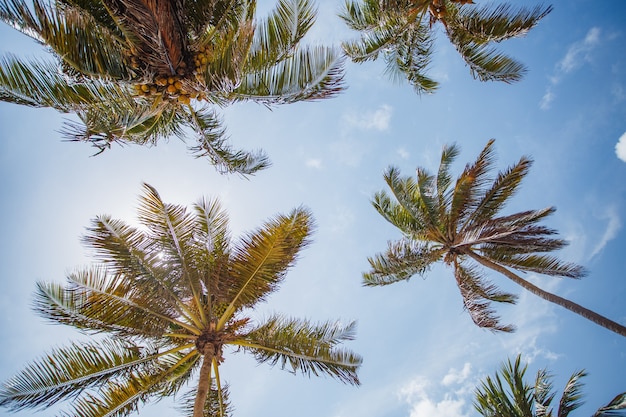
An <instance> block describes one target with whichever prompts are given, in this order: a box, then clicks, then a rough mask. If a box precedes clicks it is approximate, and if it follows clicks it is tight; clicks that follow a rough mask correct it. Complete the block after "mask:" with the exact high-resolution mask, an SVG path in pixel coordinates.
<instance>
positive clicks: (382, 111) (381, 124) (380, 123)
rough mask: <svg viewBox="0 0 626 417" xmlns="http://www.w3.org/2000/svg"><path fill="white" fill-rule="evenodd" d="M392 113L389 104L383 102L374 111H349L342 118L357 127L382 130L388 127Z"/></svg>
mask: <svg viewBox="0 0 626 417" xmlns="http://www.w3.org/2000/svg"><path fill="white" fill-rule="evenodd" d="M392 113H393V109H392V108H391V106H389V105H387V104H383V105H381V106H380V107H379V108H378V109H376V110H374V111H366V112H364V113H361V114H354V113H351V114H348V115H346V116H344V119H345V121H346V122H347V123H348V125H349V126H352V127H356V128H357V129H362V130H378V131H383V130H387V129H388V128H389V121H390V120H391V114H392Z"/></svg>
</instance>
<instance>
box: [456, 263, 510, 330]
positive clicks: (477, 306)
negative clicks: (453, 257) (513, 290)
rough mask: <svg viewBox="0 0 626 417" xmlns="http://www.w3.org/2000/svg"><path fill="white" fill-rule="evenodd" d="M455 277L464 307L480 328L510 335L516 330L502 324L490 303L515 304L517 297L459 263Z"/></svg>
mask: <svg viewBox="0 0 626 417" xmlns="http://www.w3.org/2000/svg"><path fill="white" fill-rule="evenodd" d="M454 276H455V278H456V282H457V286H458V287H459V290H460V291H461V297H462V298H463V305H464V306H465V309H466V310H467V312H468V313H469V314H470V317H471V318H472V321H473V322H474V323H475V324H476V325H477V326H478V327H482V328H485V329H489V330H492V331H500V332H508V333H510V332H513V331H514V330H515V327H514V326H512V325H501V324H500V318H499V317H498V316H496V315H495V314H494V310H493V309H492V308H491V307H490V302H491V301H495V302H499V303H510V304H515V302H516V298H517V297H516V296H514V295H513V294H508V293H504V292H501V291H499V290H498V288H497V287H496V286H495V285H493V284H491V283H488V282H486V281H485V280H484V279H483V278H482V277H481V275H480V274H479V273H478V271H476V270H475V269H473V268H467V267H465V266H463V265H462V264H460V263H458V262H455V264H454Z"/></svg>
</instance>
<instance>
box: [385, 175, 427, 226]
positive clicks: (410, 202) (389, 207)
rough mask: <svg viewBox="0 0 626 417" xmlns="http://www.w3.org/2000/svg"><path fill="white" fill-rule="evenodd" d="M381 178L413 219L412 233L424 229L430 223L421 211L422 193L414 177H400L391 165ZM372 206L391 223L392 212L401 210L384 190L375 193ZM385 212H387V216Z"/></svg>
mask: <svg viewBox="0 0 626 417" xmlns="http://www.w3.org/2000/svg"><path fill="white" fill-rule="evenodd" d="M383 178H384V180H385V182H386V183H387V185H388V186H389V188H390V189H391V192H392V194H393V196H394V197H395V199H396V200H397V202H398V203H399V204H400V206H401V207H402V209H404V210H405V211H406V212H407V214H408V215H410V216H411V217H412V218H413V219H414V220H413V224H414V226H415V227H416V228H415V229H413V230H412V234H415V235H416V234H418V233H419V232H422V231H426V229H428V228H429V226H430V225H429V224H428V218H427V216H426V215H425V214H424V212H423V211H422V210H423V204H422V201H421V199H422V195H421V193H420V190H419V187H418V184H417V182H416V181H415V179H413V178H412V177H401V176H400V170H399V169H398V168H396V167H393V166H392V167H389V168H387V170H386V171H385V172H384V173H383ZM374 207H375V208H376V209H377V210H379V213H380V214H381V215H383V217H385V218H386V219H387V221H389V222H390V223H392V224H394V221H393V219H394V216H393V214H394V213H401V212H402V209H400V207H398V206H397V205H396V204H395V203H394V202H392V201H391V199H389V197H387V194H386V193H385V192H380V193H378V194H376V195H375V197H374ZM386 214H389V217H387V215H386ZM405 218H408V216H405ZM403 223H405V222H403ZM402 230H403V231H404V229H402Z"/></svg>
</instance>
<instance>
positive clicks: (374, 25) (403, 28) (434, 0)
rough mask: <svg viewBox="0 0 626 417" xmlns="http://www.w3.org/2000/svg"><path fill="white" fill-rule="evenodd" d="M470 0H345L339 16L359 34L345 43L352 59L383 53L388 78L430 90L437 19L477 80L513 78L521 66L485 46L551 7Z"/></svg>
mask: <svg viewBox="0 0 626 417" xmlns="http://www.w3.org/2000/svg"><path fill="white" fill-rule="evenodd" d="M473 3H474V2H473V1H472V0H362V1H360V0H359V1H357V0H346V3H345V7H344V10H343V11H342V12H341V14H340V17H341V18H342V19H343V20H344V21H345V22H346V24H347V25H348V26H349V27H350V28H351V29H353V30H355V31H358V32H360V33H361V37H360V39H358V40H356V41H350V42H344V43H343V49H344V51H345V53H346V55H347V56H348V57H350V58H351V59H352V61H354V62H356V63H362V62H365V61H370V60H375V59H377V58H378V56H379V55H380V54H382V55H383V57H384V59H385V62H386V65H387V72H388V73H390V74H391V75H392V76H393V78H398V79H399V78H401V77H406V79H407V80H408V82H409V83H410V84H411V85H412V86H413V87H414V89H415V90H416V91H417V92H418V93H430V92H433V91H435V90H436V89H437V87H438V83H437V82H436V81H435V80H433V79H432V78H430V77H429V76H428V75H427V69H428V66H429V65H430V62H431V56H432V53H433V42H434V31H433V25H434V24H435V23H437V22H441V23H442V25H443V28H444V30H445V33H446V36H447V37H448V39H449V40H450V42H451V43H452V45H454V47H455V48H456V50H457V51H458V52H459V54H460V55H461V57H462V58H463V60H464V61H465V63H466V64H467V65H468V66H469V69H470V72H471V74H472V76H473V77H474V78H477V79H479V80H480V81H504V82H506V83H512V82H515V81H518V80H519V79H521V77H522V76H523V74H524V73H525V72H526V67H525V66H524V65H523V64H522V63H520V62H518V61H516V60H514V59H513V58H510V57H509V56H507V55H505V54H503V53H501V52H498V51H497V50H496V49H494V48H493V47H491V46H490V44H491V43H493V42H501V41H503V40H505V39H510V38H514V37H520V36H523V35H525V34H526V33H527V32H528V31H529V30H530V29H532V28H533V27H534V26H535V25H536V24H537V23H538V22H539V20H541V19H542V18H543V17H545V16H546V15H547V14H548V13H550V11H551V10H552V7H551V6H548V7H543V6H536V7H534V8H533V9H530V10H529V9H526V8H523V7H521V8H515V7H513V6H511V5H509V4H506V3H504V4H500V5H487V6H481V7H477V6H473V5H472V4H473Z"/></svg>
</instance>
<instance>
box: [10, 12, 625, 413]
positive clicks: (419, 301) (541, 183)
mask: <svg viewBox="0 0 626 417" xmlns="http://www.w3.org/2000/svg"><path fill="white" fill-rule="evenodd" d="M481 2H482V1H481ZM262 3H263V4H262V7H263V8H266V7H267V6H269V5H271V4H273V3H271V2H270V1H269V0H267V1H265V0H264V1H263V2H262ZM515 3H516V4H529V5H533V4H535V3H533V2H528V1H516V2H515ZM555 3H556V4H555V8H554V11H553V12H552V13H551V14H550V15H549V16H548V17H546V18H545V19H544V20H543V21H542V22H541V23H540V25H539V26H538V27H537V28H535V29H534V30H533V31H531V32H530V33H529V35H528V36H527V37H526V38H523V39H519V40H518V39H516V40H511V41H508V42H505V43H503V44H502V45H501V47H502V48H503V50H505V51H506V52H508V53H510V54H512V55H513V56H514V57H516V58H518V59H520V60H522V61H523V62H525V63H526V64H527V65H528V67H529V70H530V71H529V73H528V74H527V76H526V77H525V78H524V79H523V81H522V82H520V83H517V84H514V85H505V84H494V83H480V82H478V81H475V80H473V79H472V78H471V76H470V74H469V70H468V69H467V68H466V67H465V66H464V63H463V61H462V60H461V58H460V57H459V56H458V55H457V54H456V52H455V51H454V50H453V48H452V47H451V46H450V45H449V44H448V42H447V39H446V38H445V36H444V35H443V33H439V36H438V39H439V41H438V43H437V52H436V55H435V59H434V63H433V65H432V70H431V74H432V75H433V76H434V77H435V78H436V79H438V80H439V81H441V89H440V90H439V91H438V92H437V93H436V94H434V95H430V96H421V97H420V96H417V95H416V94H414V92H413V91H412V89H411V88H410V87H409V86H408V85H406V84H402V83H392V82H390V81H389V80H388V79H387V78H386V77H385V76H384V74H383V66H382V64H381V63H369V64H364V65H362V66H355V65H348V66H347V75H346V81H347V84H348V85H349V88H348V90H347V91H346V92H345V93H344V94H342V95H341V96H339V97H337V98H335V99H332V100H328V101H323V102H315V103H303V104H296V105H290V106H285V107H279V108H276V109H274V110H273V111H268V110H267V109H265V108H264V107H262V106H258V105H252V104H248V105H239V106H236V107H233V108H230V109H228V110H227V111H225V113H224V114H225V116H226V122H227V125H228V128H229V132H230V134H231V136H232V138H231V140H232V144H233V145H234V146H235V147H242V148H245V149H255V148H263V149H264V150H265V151H266V152H267V153H268V154H269V155H270V157H271V158H272V161H273V166H272V167H271V168H270V169H268V170H266V171H263V172H261V173H259V174H257V175H256V176H255V177H253V178H251V179H249V180H245V179H242V178H239V177H236V176H231V177H225V176H221V175H219V174H218V173H217V172H216V171H215V170H214V168H213V167H212V166H211V165H210V164H209V163H208V162H207V161H205V160H199V159H194V158H193V157H192V156H191V155H190V154H188V153H187V151H186V148H185V145H184V144H182V143H181V142H179V141H178V140H176V139H173V140H171V141H170V142H165V141H164V142H162V143H159V145H158V146H156V147H154V148H141V147H137V146H126V147H120V146H114V147H113V148H112V149H111V150H109V151H106V152H104V153H103V154H102V155H99V156H97V157H92V154H93V153H94V149H93V148H91V147H89V146H88V145H86V144H78V143H67V142H62V141H61V139H60V135H59V134H58V133H57V132H58V130H59V129H60V128H61V123H62V120H63V116H62V115H59V114H57V113H56V112H54V111H50V110H42V109H28V108H22V107H18V106H16V105H9V104H5V103H0V160H1V163H0V195H1V196H2V204H1V205H0V230H1V231H2V233H1V234H0V239H1V240H0V244H1V248H2V250H1V251H0V257H1V258H0V277H1V278H0V280H1V281H0V328H2V330H3V332H2V333H3V336H2V337H1V338H0V380H3V381H4V380H6V379H7V378H9V377H10V376H12V375H13V374H15V373H16V372H17V371H18V370H19V369H21V368H22V367H23V366H24V365H26V363H27V362H29V361H31V360H32V359H34V358H36V357H38V356H39V355H41V354H43V353H44V352H45V351H49V350H50V348H51V347H53V346H60V345H63V344H65V343H66V342H67V340H69V339H75V338H77V337H78V336H77V333H75V332H73V331H71V330H68V329H64V328H62V327H59V326H52V325H49V324H45V323H43V322H42V320H41V319H40V318H38V316H36V315H35V314H34V313H33V312H32V311H31V309H30V303H31V300H32V294H33V291H34V289H35V282H36V281H38V280H53V281H59V282H62V281H63V280H64V279H65V275H66V273H67V272H68V271H72V270H73V269H74V268H77V267H80V266H84V265H87V264H89V263H90V262H91V259H90V257H89V253H88V251H86V250H85V249H84V248H83V247H82V246H81V244H80V236H81V235H82V234H83V233H84V230H85V227H86V226H88V225H89V221H90V219H91V218H93V217H94V216H96V215H98V214H111V215H112V216H114V217H117V218H121V219H124V220H126V221H128V222H135V219H136V214H135V209H136V207H137V197H138V195H139V193H140V190H141V183H142V182H144V181H145V182H148V183H149V184H151V185H153V186H155V187H156V188H157V190H158V191H159V192H160V194H161V196H162V197H163V199H164V200H165V201H168V202H173V203H181V204H191V203H192V202H195V201H197V200H198V199H199V198H200V197H202V196H208V197H211V196H219V197H220V199H221V201H222V202H223V204H224V205H225V207H226V208H227V209H228V211H229V212H230V217H231V222H232V227H233V232H234V235H235V236H237V235H239V234H240V233H242V232H245V231H248V230H251V229H253V228H256V227H257V226H259V225H261V224H262V222H263V221H264V220H266V219H267V218H269V217H271V216H273V215H274V214H277V213H284V212H288V211H290V210H291V209H292V208H294V207H296V206H298V205H305V206H308V207H310V208H311V210H312V211H313V213H314V215H315V218H316V223H317V230H316V233H315V234H314V236H313V240H314V241H313V244H312V245H310V246H309V247H308V248H307V249H306V250H305V251H304V252H303V253H302V256H301V258H300V260H299V262H298V263H297V265H296V266H295V267H294V268H293V269H292V270H291V271H290V272H289V273H288V275H287V277H286V279H285V282H284V284H283V286H282V288H281V289H280V291H279V292H277V293H276V294H275V295H273V296H272V297H271V298H270V299H269V301H268V302H267V303H265V304H263V305H261V308H260V309H259V311H258V313H259V315H267V314H269V313H271V312H284V313H287V314H289V315H293V316H296V317H305V318H309V319H311V320H314V321H317V320H327V319H339V320H345V321H348V320H353V319H356V320H358V333H357V339H356V340H355V341H353V342H350V343H348V344H347V345H346V346H347V347H349V348H351V349H353V350H354V351H356V352H358V353H360V354H361V355H362V356H363V357H364V364H363V366H362V368H361V371H360V378H361V381H362V385H361V386H360V387H359V388H356V387H351V386H344V385H342V384H340V383H338V382H336V381H335V380H333V379H330V378H311V379H309V378H306V377H302V376H301V375H296V376H294V375H292V374H290V373H288V372H286V371H282V370H280V369H279V368H274V369H272V368H270V367H269V366H267V365H257V364H256V362H255V361H254V360H253V359H252V358H251V357H249V356H248V355H245V354H243V353H242V352H234V351H228V352H227V357H226V362H225V363H224V364H223V366H222V377H223V378H224V379H225V380H226V381H228V382H229V384H230V392H231V401H232V404H233V406H234V407H235V412H234V414H233V415H234V416H237V417H253V416H254V417H258V416H272V417H295V416H297V417H321V416H323V417H352V416H358V417H465V416H474V415H476V413H475V412H474V410H473V408H472V406H471V403H472V399H473V395H472V393H473V389H474V387H475V386H476V384H477V381H478V380H479V379H480V378H482V377H484V376H486V375H487V374H492V373H493V372H494V371H495V370H496V369H497V368H499V365H500V363H501V362H502V361H504V360H506V359H507V357H511V358H513V357H514V356H515V355H516V354H517V353H522V354H523V356H524V359H526V360H528V361H530V362H531V364H530V367H529V372H528V377H529V379H530V380H532V379H534V376H535V373H536V370H537V369H538V368H544V367H545V368H548V369H549V370H550V371H551V372H552V373H553V374H554V375H555V379H554V382H555V387H556V388H557V390H558V391H559V394H560V391H561V390H562V388H563V384H564V382H565V380H566V379H567V378H568V377H569V375H570V374H572V373H573V372H574V371H576V370H578V369H581V368H585V369H586V370H587V371H588V372H589V376H588V377H587V378H585V380H584V381H585V382H586V386H585V393H586V405H585V406H584V407H583V408H581V409H580V410H579V411H578V412H577V413H576V414H574V415H577V416H588V415H591V414H592V413H593V411H594V410H595V409H597V408H598V407H599V406H600V405H604V404H606V403H607V402H608V401H609V400H611V399H612V398H613V397H614V396H615V395H616V394H618V393H620V392H623V391H626V339H624V338H623V337H621V336H618V335H615V334H613V333H611V332H609V331H608V330H605V329H603V328H601V327H599V326H597V325H595V324H593V323H591V322H588V321H587V320H585V319H583V318H581V317H578V316H576V315H574V314H573V313H570V312H569V311H567V310H564V309H562V308H560V307H558V306H552V305H549V304H548V303H547V302H544V301H543V300H541V299H538V298H537V297H535V296H533V295H531V294H525V293H524V292H522V290H521V289H519V290H518V289H517V288H515V287H513V286H512V285H509V283H508V282H507V279H506V278H504V277H501V276H498V275H496V274H495V273H490V274H489V277H490V278H491V279H492V281H493V282H494V283H496V284H498V285H500V286H501V287H502V288H503V289H509V290H513V291H515V292H516V293H518V294H519V295H520V300H519V304H518V305H516V306H504V307H502V308H500V307H499V308H498V312H499V313H500V314H501V315H502V317H503V322H505V323H507V322H512V323H515V324H516V325H517V326H518V331H517V332H516V333H514V334H508V335H507V334H492V333H490V332H488V331H484V330H481V329H478V328H477V327H475V326H474V325H473V324H472V322H471V319H470V317H469V315H468V314H467V313H466V312H464V311H463V305H462V301H461V297H460V295H459V291H458V289H457V288H456V285H455V282H454V278H453V275H452V271H451V270H450V269H446V268H445V267H443V266H441V267H437V268H434V269H433V270H432V271H431V272H430V273H429V274H428V275H427V276H426V278H425V279H422V278H420V277H415V278H413V279H412V280H410V281H409V282H407V283H398V284H395V285H392V286H388V287H385V288H364V287H362V286H361V273H362V272H363V271H365V270H367V268H368V263H367V257H368V256H371V255H374V254H375V253H377V252H379V251H382V250H384V249H385V247H386V242H387V240H390V239H396V238H398V237H399V236H400V235H399V232H398V231H397V230H395V229H394V228H393V227H392V226H391V225H389V224H387V223H386V222H385V221H384V220H383V219H382V218H381V217H380V216H379V215H378V214H377V213H376V211H375V210H374V209H373V208H372V207H371V205H370V203H369V200H370V197H371V196H372V195H373V193H374V192H376V191H378V190H380V189H382V188H384V187H385V184H384V182H383V179H382V172H383V170H384V169H385V168H386V167H387V166H388V165H390V164H394V165H397V166H399V167H400V168H401V169H402V171H403V173H404V174H411V173H413V172H414V170H415V168H416V167H417V166H423V167H427V168H429V169H430V170H433V171H434V170H435V169H436V168H437V165H438V157H439V155H440V152H441V148H442V146H443V145H444V144H447V143H453V142H456V143H458V144H460V145H461V148H462V153H461V155H460V157H459V158H458V160H457V161H458V163H457V165H456V166H455V169H454V172H455V173H458V172H459V170H460V169H461V168H462V167H463V165H464V164H465V163H466V162H469V161H471V160H473V159H474V158H475V157H476V155H477V154H478V152H479V151H480V150H481V149H482V148H483V147H484V145H485V144H486V142H487V140H488V139H489V138H496V149H497V153H498V157H499V159H498V167H499V168H500V169H504V168H505V167H506V166H508V165H510V164H512V163H514V162H515V161H517V160H518V159H519V158H520V157H521V156H522V155H530V156H532V157H533V158H534V160H535V163H534V166H533V168H532V169H531V172H530V174H529V175H528V177H527V179H526V181H525V182H524V183H523V185H522V187H521V191H520V193H519V194H518V195H517V196H515V197H514V199H513V200H512V203H511V204H510V206H508V209H507V210H509V211H510V212H513V211H519V210H526V209H538V208H543V207H546V206H552V205H554V206H556V207H557V208H558V210H557V212H556V214H555V215H553V216H552V217H551V218H548V221H547V222H545V224H546V225H548V226H550V227H554V228H556V229H558V230H559V231H560V232H561V235H562V236H563V237H565V238H566V239H568V240H569V241H570V242H571V245H570V246H569V247H567V248H566V249H565V250H563V251H562V252H561V253H560V255H561V257H562V258H563V259H565V260H568V261H573V262H578V263H581V264H583V265H584V266H585V267H587V268H588V269H589V271H590V273H589V276H587V277H586V278H584V279H583V280H581V281H568V280H560V279H555V278H549V277H534V276H530V277H529V278H530V279H531V280H532V281H533V282H535V283H537V284H538V285H540V286H541V287H543V288H545V289H547V290H549V291H553V292H555V293H557V294H559V295H562V296H565V297H568V298H570V299H572V300H574V301H576V302H578V303H580V304H582V305H584V306H586V307H588V308H591V309H593V310H596V311H598V312H599V313H601V314H604V315H606V316H608V317H610V318H613V319H615V320H617V321H619V322H621V323H624V324H626V307H625V305H626V304H625V303H624V299H625V298H626V281H625V278H626V277H625V275H624V271H625V270H626V256H625V254H626V253H625V250H624V249H625V248H626V232H625V230H624V223H625V222H626V25H625V22H626V2H624V1H622V0H608V1H602V2H598V1H592V0H569V1H559V2H555ZM318 4H319V12H320V13H319V18H318V24H317V26H315V27H314V29H313V30H312V36H311V38H310V40H311V41H312V42H317V41H324V42H327V43H328V42H333V43H338V42H339V41H340V40H342V39H348V38H351V37H353V36H355V34H352V33H350V32H349V31H348V30H347V29H346V28H344V26H343V23H342V22H341V21H340V20H339V19H338V18H337V17H336V14H335V13H336V11H337V10H338V9H339V6H340V4H341V2H340V1H339V0H319V2H318ZM9 51H10V52H14V53H17V54H20V55H32V54H36V53H41V50H39V49H37V47H36V46H35V45H34V44H33V43H32V42H31V41H30V40H29V39H27V38H25V37H24V36H21V35H19V34H18V33H17V32H15V31H13V30H12V29H10V28H8V27H7V26H6V25H2V26H1V27H0V53H1V54H5V53H7V52H9ZM190 143H193V142H192V141H190ZM171 404H172V403H171V401H162V402H160V403H158V404H156V405H153V406H149V407H147V408H145V409H144V411H143V412H142V415H146V416H155V417H161V416H172V415H177V414H176V412H175V411H174V410H172V408H171ZM7 415H9V414H8V413H7V411H6V410H4V409H2V410H0V416H7ZM16 415H17V416H21V417H27V416H31V415H33V416H34V415H41V416H45V415H50V412H41V413H34V412H31V411H26V412H21V413H18V414H16Z"/></svg>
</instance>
